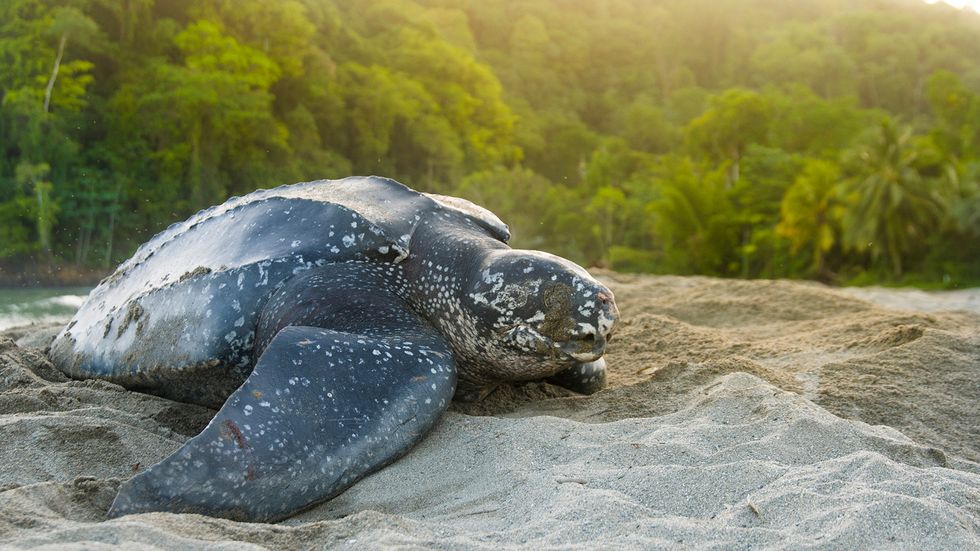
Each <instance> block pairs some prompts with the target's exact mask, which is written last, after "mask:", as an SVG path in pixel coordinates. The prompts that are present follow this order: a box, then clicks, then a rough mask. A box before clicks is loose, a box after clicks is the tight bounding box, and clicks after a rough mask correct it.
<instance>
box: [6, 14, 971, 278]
mask: <svg viewBox="0 0 980 551" xmlns="http://www.w3.org/2000/svg"><path fill="white" fill-rule="evenodd" d="M0 148H2V154H0V264H2V265H3V266H4V269H8V270H9V269H14V268H15V267H18V266H24V265H26V264H30V263H40V264H56V265H77V266H95V267H99V266H111V265H112V264H114V263H115V262H118V261H120V260H122V259H124V258H126V257H127V256H128V255H130V254H131V253H132V251H133V250H134V248H135V247H136V246H137V245H139V244H140V243H141V242H143V241H145V240H146V239H148V238H149V237H150V236H151V235H152V234H153V233H155V232H157V231H159V230H160V229H162V228H164V227H165V226H166V225H168V224H170V223H172V222H174V221H176V220H179V219H182V218H185V217H186V216H188V215H189V214H191V213H193V212H194V211H196V210H197V209H200V208H202V207H205V206H208V205H210V204H214V203H218V202H221V201H223V200H224V199H226V198H227V197H229V196H231V195H240V194H244V193H248V192H249V191H252V190H253V189H255V188H258V187H272V186H275V185H279V184H283V183H290V182H294V181H300V180H309V179H318V178H333V177H341V176H346V175H349V174H380V175H385V176H390V177H393V178H396V179H398V180H400V181H402V182H404V183H406V184H408V185H410V186H412V187H415V188H418V189H423V190H430V191H437V192H441V193H451V194H458V195H461V196H464V197H467V198H470V199H472V200H474V201H477V202H479V203H481V204H484V205H485V206H487V207H489V208H490V209H492V210H494V211H495V212H497V213H498V214H499V215H500V216H501V218H503V219H504V220H505V221H506V222H508V223H509V224H510V225H511V227H512V230H513V233H514V235H515V238H514V244H515V245H516V246H524V247H534V248H542V249H546V250H550V251H553V252H555V253H558V254H562V255H564V256H567V257H570V258H572V259H574V260H577V261H579V262H581V263H583V264H598V265H603V266H608V267H611V268H614V269H617V270H626V271H631V270H632V271H650V272H658V273H680V274H710V275H720V276H734V277H809V278H819V279H824V280H832V281H837V282H842V283H846V282H856V283H861V282H872V281H886V282H906V283H919V284H929V285H945V286H961V285H967V284H980V16H978V15H973V14H968V13H962V12H958V11H955V10H953V9H951V8H948V7H943V6H941V5H935V6H928V5H925V4H924V3H920V2H917V1H911V0H909V1H904V2H903V1H899V0H894V1H885V0H878V1H871V0H855V1H849V0H794V1H793V2H787V1H785V0H730V1H725V2H716V1H711V0H661V1H654V0H608V1H603V0H455V1H449V0H416V1H407V0H406V1H399V0H384V1H357V2H341V1H339V0H280V1H276V2H268V1H264V0H4V1H3V2H0Z"/></svg>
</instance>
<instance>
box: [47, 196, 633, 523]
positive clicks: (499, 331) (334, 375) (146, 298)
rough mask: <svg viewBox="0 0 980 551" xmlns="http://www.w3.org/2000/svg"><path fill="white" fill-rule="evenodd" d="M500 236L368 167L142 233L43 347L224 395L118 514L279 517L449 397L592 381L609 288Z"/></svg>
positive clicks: (451, 201)
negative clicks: (507, 385)
mask: <svg viewBox="0 0 980 551" xmlns="http://www.w3.org/2000/svg"><path fill="white" fill-rule="evenodd" d="M508 238H509V232H508V229H507V226H506V225H504V224H503V223H502V222H501V221H500V220H499V219H498V218H497V217H496V216H494V215H493V214H492V213H490V212H489V211H487V210H485V209H483V208H481V207H478V206H476V205H474V204H472V203H470V202H468V201H465V200H463V199H458V198H453V197H445V196H437V195H428V194H424V193H418V192H415V191H413V190H411V189H409V188H407V187H405V186H404V185H402V184H399V183H398V182H395V181H393V180H389V179H385V178H378V177H351V178H345V179H342V180H335V181H316V182H308V183H301V184H295V185H290V186H283V187H279V188H275V189H271V190H260V191H256V192H254V193H250V194H248V195H246V196H244V197H237V198H232V199H229V200H228V201H226V202H225V203H223V204H221V205H219V206H216V207H212V208H209V209H206V210H202V211H200V212H198V213H197V214H196V215H194V216H192V217H191V218H189V219H188V220H186V221H184V222H180V223H177V224H174V225H172V226H170V227H169V228H167V229H166V230H164V231H163V232H161V233H160V234H158V235H156V236H155V237H153V238H152V239H151V240H150V241H149V242H148V243H146V244H145V245H143V246H142V247H140V248H139V250H138V251H137V252H136V254H135V255H134V256H133V257H132V258H131V259H129V260H128V261H126V262H124V263H123V264H122V265H120V266H119V268H118V269H117V270H116V272H115V273H114V274H112V275H111V276H109V277H108V278H106V279H105V280H104V281H103V282H102V283H101V284H100V285H99V286H98V287H96V288H95V290H93V291H92V292H91V294H90V295H89V296H88V298H87V299H86V301H85V303H84V304H83V305H82V307H81V309H80V310H79V311H78V313H77V314H76V315H75V317H74V319H73V320H72V321H71V323H69V324H68V326H67V327H66V328H65V329H64V330H63V331H62V332H61V334H59V335H58V337H57V338H56V339H55V341H54V343H53V344H52V346H51V351H50V356H51V359H52V360H53V361H54V363H55V364H56V365H57V366H58V367H59V368H60V369H61V370H63V371H64V372H65V373H66V374H68V375H70V376H72V377H77V378H91V377H97V378H101V379H107V380H109V381H113V382H116V383H119V384H121V385H123V386H126V387H128V388H131V389H136V390H145V391H147V392H151V393H154V394H159V395H163V396H167V397H170V398H174V399H177V400H182V401H187V402H193V403H199V404H205V405H211V406H215V407H217V406H219V405H220V406H221V409H220V410H219V411H218V413H217V415H216V416H215V417H214V419H213V420H212V421H211V422H210V423H209V424H208V426H207V428H205V429H204V431H203V432H201V434H199V435H198V436H196V437H194V438H192V439H191V440H189V441H188V442H187V443H186V444H184V446H183V447H181V448H180V449H179V450H177V451H176V452H175V453H174V454H173V455H171V456H170V457H167V458H166V459H164V460H163V461H161V462H160V463H157V464H156V465H153V466H151V467H150V468H148V469H147V470H146V471H144V472H142V473H140V474H138V475H136V476H134V477H133V478H132V479H130V480H129V481H127V482H125V483H124V484H123V485H122V486H121V488H120V490H119V494H118V495H117V497H116V499H115V501H114V502H113V504H112V508H111V509H110V511H109V515H110V516H121V515H126V514H132V513H139V512H148V511H172V512H197V513H203V514H208V515H214V516H222V517H227V518H234V519H240V520H251V521H270V520H276V519H280V518H283V517H286V516H289V515H291V514H293V513H296V512H298V511H299V510H301V509H303V508H306V507H308V506H310V505H312V504H315V503H318V502H321V501H324V500H326V499H329V498H331V497H333V496H335V495H337V494H339V493H341V492H342V491H344V490H345V489H346V488H348V487H350V486H351V485H352V484H354V483H355V482H356V481H357V480H359V479H360V478H362V477H364V476H365V475H367V474H369V473H370V472H372V471H374V470H377V469H379V468H381V467H382V466H384V465H385V464H388V463H390V462H391V461H393V460H395V459H396V458H398V457H400V456H401V455H403V454H405V453H406V452H407V451H408V450H409V449H410V448H411V446H412V445H413V444H415V443H416V442H417V441H418V440H419V439H421V438H422V436H423V435H424V434H425V433H426V432H427V431H428V430H429V429H430V428H431V427H432V426H433V424H434V423H435V421H436V420H437V419H438V417H439V416H440V415H441V414H442V412H443V411H444V410H445V409H446V408H447V407H448V405H449V402H450V400H451V399H452V398H453V396H454V393H456V394H457V396H459V395H463V396H466V397H470V398H473V397H480V396H481V395H482V394H484V393H485V392H486V389H488V388H492V387H493V386H494V385H496V384H498V383H500V382H501V381H525V380H535V379H542V378H548V377H550V378H551V379H550V380H551V381H553V382H555V383H557V384H560V385H562V386H565V387H568V388H570V389H572V390H576V391H579V392H583V393H591V392H594V391H596V390H597V389H598V388H599V387H601V386H602V384H603V381H604V378H605V362H604V360H602V355H603V352H604V350H605V346H606V341H607V339H608V337H609V334H610V331H611V330H612V328H613V325H614V323H615V321H616V319H617V316H618V312H617V309H616V305H615V302H614V300H613V294H612V292H610V290H609V289H607V288H606V287H605V286H603V285H602V284H600V283H599V282H597V281H596V280H595V279H593V278H592V277H591V276H590V275H589V274H588V273H587V272H586V271H585V270H584V269H582V268H581V267H579V266H578V265H576V264H574V263H572V262H570V261H568V260H565V259H563V258H560V257H557V256H553V255H550V254H547V253H543V252H537V251H522V250H514V249H511V248H510V247H508V246H507V245H506V241H507V240H508ZM457 387H458V388H457ZM221 404H223V405H221Z"/></svg>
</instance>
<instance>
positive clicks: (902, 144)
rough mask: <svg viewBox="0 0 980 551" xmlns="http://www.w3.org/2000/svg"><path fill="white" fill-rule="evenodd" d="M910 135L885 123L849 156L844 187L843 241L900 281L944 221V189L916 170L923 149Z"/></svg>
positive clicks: (885, 120) (895, 126) (890, 123)
mask: <svg viewBox="0 0 980 551" xmlns="http://www.w3.org/2000/svg"><path fill="white" fill-rule="evenodd" d="M912 138H913V136H912V129H911V128H909V127H900V126H899V125H897V124H895V123H894V122H892V121H891V120H890V119H884V120H883V121H882V123H881V124H880V126H879V127H878V128H877V129H876V131H875V132H874V134H873V135H872V136H871V137H870V139H869V140H868V141H867V142H866V143H864V144H862V145H860V146H858V148H857V149H855V150H854V151H853V152H851V158H850V162H849V163H848V165H849V167H848V168H849V170H848V173H849V178H848V179H846V180H845V181H844V183H843V188H842V190H843V192H844V194H845V201H844V206H843V239H844V243H845V244H846V245H847V246H848V247H850V248H851V249H852V250H855V251H860V252H867V254H869V255H870V257H871V259H872V261H874V262H877V261H878V260H881V261H883V262H885V263H886V264H887V266H888V267H889V268H890V270H891V272H892V274H893V275H894V276H896V277H900V276H901V275H902V274H903V272H904V268H905V262H904V259H905V257H906V256H907V255H908V254H909V253H910V252H912V251H913V250H915V249H916V248H918V247H921V246H922V244H923V243H924V242H925V240H926V239H927V237H928V236H929V235H930V234H931V233H932V232H934V231H936V229H937V228H938V227H939V225H940V223H941V222H942V221H943V218H944V214H945V212H946V210H945V198H944V194H943V193H942V188H941V186H940V184H939V183H938V182H937V181H936V180H934V179H930V178H926V177H924V176H923V175H922V174H921V173H920V172H919V169H918V167H917V162H918V161H919V158H920V156H921V155H922V154H923V149H922V147H921V146H920V145H919V144H917V143H916V142H914V141H913V139H912Z"/></svg>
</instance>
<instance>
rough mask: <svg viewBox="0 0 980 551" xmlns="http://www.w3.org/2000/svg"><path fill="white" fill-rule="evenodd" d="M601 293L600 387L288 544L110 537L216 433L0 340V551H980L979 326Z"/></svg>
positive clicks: (718, 295) (829, 297)
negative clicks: (612, 330)
mask: <svg viewBox="0 0 980 551" xmlns="http://www.w3.org/2000/svg"><path fill="white" fill-rule="evenodd" d="M605 276H606V277H605V279H606V280H607V281H608V282H609V283H610V284H611V285H612V287H613V289H614V290H615V292H616V293H617V300H618V302H619V303H620V305H621V306H622V308H623V312H624V323H623V326H622V327H621V329H620V331H619V332H618V334H617V335H616V338H615V340H614V342H613V345H612V349H611V351H610V356H609V363H610V366H611V369H612V372H611V374H610V375H611V377H610V378H611V388H610V389H608V390H605V391H603V392H601V393H599V394H597V395H595V396H592V397H589V398H582V397H572V396H569V393H568V392H565V391H563V390H561V389H557V388H555V387H551V386H549V385H546V384H543V383H532V384H526V385H520V386H515V387H505V388H501V389H499V390H498V391H496V392H495V393H494V394H492V395H491V396H490V397H489V398H488V400H487V401H486V402H484V403H482V404H478V405H476V406H472V405H463V404H456V405H454V410H455V411H454V412H450V413H449V414H448V415H447V416H446V417H445V418H444V420H443V421H442V422H441V423H440V424H439V425H438V427H437V429H436V430H435V431H434V433H433V434H431V435H429V437H428V438H426V439H425V440H424V441H423V443H422V444H421V445H420V446H419V447H417V448H416V449H415V450H413V451H412V452H411V453H410V454H409V455H408V456H406V457H405V458H403V459H402V460H399V461H398V462H396V463H395V464H393V465H391V466H389V467H387V468H385V469H383V470H382V471H380V472H378V473H376V474H375V475H373V476H371V477H368V478H367V479H365V480H363V481H361V482H360V483H358V484H357V485H355V486H354V487H353V488H352V489H350V490H348V491H347V492H346V493H344V494H343V495H341V496H339V497H338V498H336V499H334V500H333V501H330V502H328V503H326V504H323V505H321V506H319V507H317V508H314V509H312V510H310V511H307V512H306V513H303V514H301V515H299V516H297V517H294V518H292V519H289V520H287V521H285V522H283V523H279V524H247V523H235V522H230V521H225V520H218V519H211V518H207V517H201V516H196V515H172V514H160V513H154V514H147V515H136V516H131V517H125V518H122V519H116V520H113V521H108V522H104V521H103V519H104V514H105V511H106V510H107V509H108V506H109V504H110V502H111V500H112V498H113V497H114V494H115V491H116V489H117V487H118V485H119V484H120V483H121V481H123V480H125V479H126V478H128V477H129V476H132V473H133V472H135V471H137V470H139V469H141V468H144V467H145V466H146V465H149V464H151V463H153V462H155V461H158V460H159V459H161V458H162V457H164V456H166V455H167V454H169V453H171V452H172V451H173V450H175V449H176V448H177V447H178V446H179V445H180V444H181V443H182V442H183V441H184V440H186V438H187V437H188V436H189V435H192V434H194V433H195V432H196V431H198V430H200V429H201V428H202V427H203V425H204V424H205V423H206V422H207V420H208V418H209V416H210V415H211V413H212V412H210V411H209V410H206V409H204V408H196V407H193V406H187V405H185V404H179V403H176V402H171V401H168V400H165V399H162V398H156V397H151V396H146V395H142V394H137V393H133V392H129V391H126V390H124V389H122V388H120V387H118V386H115V385H111V384H107V383H103V382H93V381H69V380H66V379H65V378H64V377H63V376H61V374H60V373H58V372H57V371H56V370H54V369H53V368H52V367H51V365H50V364H49V363H48V362H47V361H46V359H45V357H44V355H43V353H42V352H41V351H40V350H39V349H36V348H31V347H30V346H26V345H42V346H43V345H44V343H45V340H46V339H48V338H49V336H46V335H48V334H50V328H49V329H48V333H44V332H43V331H41V332H38V331H29V332H23V331H21V332H19V333H16V334H12V333H7V334H8V335H9V336H15V337H17V338H18V339H19V342H20V343H21V344H23V345H25V346H17V345H15V344H14V342H13V340H11V339H9V338H4V337H0V461H2V463H0V464H2V465H4V466H5V468H4V469H2V470H0V545H2V546H4V547H12V548H30V547H41V546H52V547H57V548H59V549H61V548H69V549H70V548H76V549H82V548H85V549H93V548H94V549H98V548H103V547H105V548H108V547H110V546H114V545H123V546H136V545H141V546H145V547H158V548H161V549H175V548H209V549H252V548H256V549H257V548H274V549H279V548H285V549H309V548H323V547H338V548H372V549H373V548H377V547H379V546H382V545H392V546H395V545H398V546H410V547H425V548H429V547H437V548H460V547H466V548H486V549H491V548H493V549H496V548H500V547H515V548H516V547H521V548H523V547H549V548H550V547H562V548H583V549H584V548H589V549H591V548H594V547H595V546H596V545H597V544H598V545H601V546H604V547H615V548H619V547H636V548H649V547H653V546H663V547H667V546H669V547H672V548H696V549H701V548H705V547H709V546H721V547H740V548H747V547H753V548H754V547H777V548H779V547H793V548H796V547H801V546H816V547H833V548H863V547H888V548H892V547H908V548H916V549H921V548H937V549H940V548H941V549H954V548H976V547H977V546H980V536H978V534H980V465H978V464H977V463H975V462H973V461H975V460H976V459H977V458H978V457H980V435H978V432H977V431H978V427H980V418H978V415H980V413H978V411H977V409H978V408H977V407H976V404H977V403H980V402H978V398H980V394H978V393H980V384H978V382H977V381H978V377H980V315H977V314H976V313H970V312H966V311H962V312H951V311H936V312H932V313H923V312H919V311H912V310H896V309H888V308H883V307H881V306H877V305H875V303H872V302H868V301H865V300H862V299H859V298H855V297H853V296H851V295H849V294H847V293H844V292H840V291H834V290H830V289H827V288H824V287H822V286H818V285H813V284H799V283H790V282H741V281H734V282H733V281H719V280H711V279H704V278H672V277H657V278H654V277H639V276H619V275H616V274H605ZM473 414H476V416H474V415H473ZM861 421H867V422H869V423H873V424H880V425H889V426H870V425H868V424H865V423H863V422H861ZM891 427H895V428H891ZM896 429H898V430H896Z"/></svg>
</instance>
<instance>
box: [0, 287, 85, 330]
mask: <svg viewBox="0 0 980 551" xmlns="http://www.w3.org/2000/svg"><path fill="white" fill-rule="evenodd" d="M88 292H89V288H88V287H60V288H56V289H0V331H2V330H4V329H9V328H11V327H17V326H18V325H27V324H30V323H47V322H53V321H67V320H68V318H70V317H71V316H72V314H74V313H75V311H76V310H78V307H79V306H81V305H82V301H84V300H85V297H86V296H87V295H88Z"/></svg>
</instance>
